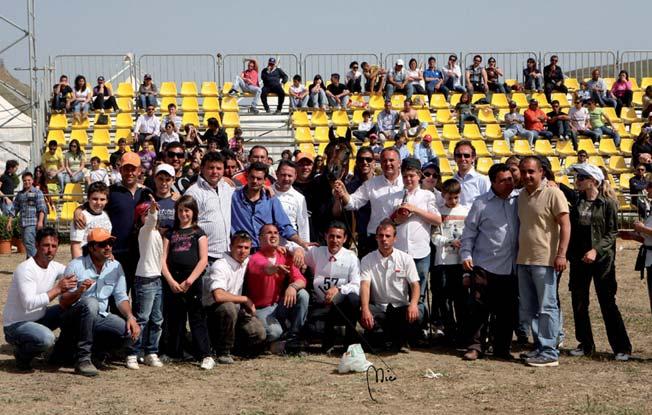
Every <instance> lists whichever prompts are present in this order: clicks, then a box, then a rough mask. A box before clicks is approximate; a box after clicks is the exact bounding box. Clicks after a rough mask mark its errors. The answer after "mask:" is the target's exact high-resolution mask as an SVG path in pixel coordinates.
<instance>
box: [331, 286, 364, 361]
mask: <svg viewBox="0 0 652 415" xmlns="http://www.w3.org/2000/svg"><path fill="white" fill-rule="evenodd" d="M333 303H334V305H332V306H330V308H329V309H328V313H327V314H326V322H325V323H326V324H325V331H324V341H323V342H322V345H323V346H324V347H325V348H328V347H329V346H332V345H333V344H334V342H335V326H336V325H342V324H343V325H344V326H345V327H346V331H345V333H346V338H345V343H346V344H345V346H348V345H350V344H353V343H356V340H357V339H356V332H355V324H356V322H357V321H358V320H359V319H360V297H359V296H358V294H355V293H350V294H347V295H342V294H340V293H338V294H337V295H336V296H335V298H333ZM335 306H337V309H336V308H335ZM347 320H348V321H347Z"/></svg>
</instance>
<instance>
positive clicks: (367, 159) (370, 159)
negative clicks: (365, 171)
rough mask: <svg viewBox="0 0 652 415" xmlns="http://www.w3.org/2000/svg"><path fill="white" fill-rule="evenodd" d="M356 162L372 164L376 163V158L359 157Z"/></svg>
mask: <svg viewBox="0 0 652 415" xmlns="http://www.w3.org/2000/svg"><path fill="white" fill-rule="evenodd" d="M356 160H358V161H364V162H367V163H371V162H372V161H374V158H373V157H358V158H357V159H356Z"/></svg>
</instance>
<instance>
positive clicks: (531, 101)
mask: <svg viewBox="0 0 652 415" xmlns="http://www.w3.org/2000/svg"><path fill="white" fill-rule="evenodd" d="M538 103H539V101H537V100H536V99H534V98H532V99H531V100H530V104H538Z"/></svg>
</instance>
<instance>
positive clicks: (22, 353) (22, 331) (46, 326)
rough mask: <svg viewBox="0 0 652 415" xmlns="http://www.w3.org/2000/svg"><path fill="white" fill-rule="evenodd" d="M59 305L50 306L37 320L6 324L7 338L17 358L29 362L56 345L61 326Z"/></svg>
mask: <svg viewBox="0 0 652 415" xmlns="http://www.w3.org/2000/svg"><path fill="white" fill-rule="evenodd" d="M62 311H63V310H62V309H61V307H59V306H58V305H55V306H51V307H48V308H47V310H46V311H45V315H44V316H43V317H41V318H40V319H38V320H37V321H21V322H19V323H14V324H12V325H11V326H5V328H4V330H5V339H6V340H7V343H9V344H11V345H12V346H14V355H15V356H16V359H17V360H21V361H23V362H26V363H29V362H30V361H31V360H32V359H33V358H34V357H35V356H37V355H39V354H40V353H43V352H46V351H48V350H49V349H50V348H51V347H52V346H54V341H55V337H54V333H52V330H55V329H56V328H57V327H59V321H60V319H59V318H60V317H61V312H62Z"/></svg>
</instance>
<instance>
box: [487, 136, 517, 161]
mask: <svg viewBox="0 0 652 415" xmlns="http://www.w3.org/2000/svg"><path fill="white" fill-rule="evenodd" d="M491 150H492V152H493V153H494V156H498V157H509V156H511V155H512V154H513V153H512V150H510V148H509V145H508V144H507V141H505V140H502V139H500V140H496V141H494V142H493V145H492V149H491Z"/></svg>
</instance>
